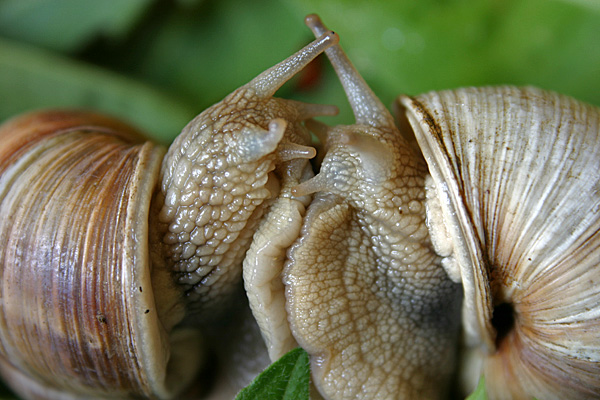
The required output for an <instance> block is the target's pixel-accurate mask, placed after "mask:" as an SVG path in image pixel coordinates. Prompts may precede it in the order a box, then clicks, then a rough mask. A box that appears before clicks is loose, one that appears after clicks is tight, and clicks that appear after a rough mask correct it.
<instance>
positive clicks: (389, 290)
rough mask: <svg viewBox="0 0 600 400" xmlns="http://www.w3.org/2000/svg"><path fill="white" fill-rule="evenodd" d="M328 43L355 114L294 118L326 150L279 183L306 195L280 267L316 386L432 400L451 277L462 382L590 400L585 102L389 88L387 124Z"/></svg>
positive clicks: (450, 363) (451, 322)
mask: <svg viewBox="0 0 600 400" xmlns="http://www.w3.org/2000/svg"><path fill="white" fill-rule="evenodd" d="M307 24H308V25H309V26H310V27H311V29H313V31H314V32H315V35H319V34H321V33H322V32H323V31H324V30H325V27H324V26H323V25H322V23H321V22H320V21H319V19H318V17H316V16H309V17H307ZM326 54H327V55H328V57H329V58H330V59H331V60H332V64H333V65H334V67H335V69H336V72H337V73H338V75H339V76H340V79H341V81H342V84H343V86H344V89H345V90H346V93H347V95H348V98H349V101H350V104H351V106H352V109H353V111H354V114H355V116H356V121H357V122H356V124H355V125H350V126H340V127H335V128H329V127H326V126H323V125H321V124H318V123H311V124H310V127H311V129H313V131H314V132H315V133H316V134H317V135H319V136H320V137H321V138H322V142H324V144H325V148H326V152H327V153H326V154H325V156H324V159H323V163H322V164H321V167H320V171H319V173H318V174H317V175H316V176H315V177H314V178H311V179H309V180H307V181H305V182H303V183H301V184H299V185H297V186H295V187H294V188H292V194H294V195H296V196H299V195H308V194H311V193H316V194H315V198H314V199H313V201H312V203H311V204H310V205H309V206H308V209H307V212H306V217H305V218H304V221H303V226H302V228H301V230H300V235H299V239H298V240H297V241H296V242H295V243H293V244H292V246H291V247H290V250H289V253H288V255H289V260H288V262H287V264H286V265H285V268H284V269H283V274H284V275H283V276H284V283H285V297H286V301H287V303H286V311H287V316H288V319H289V330H290V332H291V333H290V334H291V335H292V336H293V338H294V339H295V340H296V341H297V342H298V343H299V344H300V345H301V346H302V347H304V348H305V349H306V350H307V351H308V352H309V354H310V355H311V367H312V371H313V379H314V383H315V385H316V386H317V388H318V389H319V391H320V393H321V394H322V395H323V396H324V397H325V398H328V399H346V398H415V399H416V398H443V397H445V396H447V387H448V385H449V384H450V380H451V377H452V371H453V370H454V369H455V363H456V354H455V353H454V351H453V349H454V348H455V347H457V345H458V337H459V336H458V329H459V326H458V324H457V323H456V322H458V321H459V320H460V319H461V317H460V313H459V312H457V311H458V310H459V308H458V307H457V305H458V306H459V307H460V301H461V295H460V291H457V290H456V289H457V287H456V286H453V285H452V282H451V280H452V281H454V282H456V283H460V284H461V285H462V289H463V290H462V291H463V296H464V299H463V301H462V320H463V330H464V332H465V337H466V339H465V342H466V345H467V346H469V347H470V348H471V349H473V350H472V353H473V354H471V356H470V358H468V361H467V362H466V364H467V366H466V367H464V368H465V371H466V372H465V373H464V374H465V375H469V376H470V378H471V379H470V380H471V385H473V384H474V382H476V380H477V379H478V378H479V376H480V375H481V374H483V375H484V376H485V379H486V384H487V386H488V394H489V396H490V398H494V399H496V398H498V399H511V398H516V399H521V398H523V399H525V398H530V397H536V398H544V399H558V398H573V399H575V398H577V399H591V398H598V397H599V396H600V341H599V340H598V332H600V308H599V304H600V302H599V300H600V286H599V285H598V282H599V281H600V245H599V244H600V233H599V232H600V230H599V228H600V196H599V190H600V129H599V115H600V110H598V108H596V107H593V106H590V105H587V104H583V103H581V102H578V101H576V100H574V99H571V98H569V97H567V96H561V95H558V94H555V93H552V92H547V91H543V90H539V89H534V88H514V87H497V88H491V87H488V88H479V89H475V88H468V89H458V90H454V91H444V92H433V93H429V94H425V95H421V96H417V97H414V98H410V97H406V96H401V97H400V98H399V102H398V104H397V111H398V126H399V127H400V130H398V129H397V128H396V127H395V126H394V123H393V122H390V121H391V116H390V115H389V113H388V111H387V110H386V109H385V107H383V106H382V105H381V103H380V102H379V100H378V99H377V98H376V97H375V96H374V94H373V93H372V92H371V90H370V89H369V88H368V86H367V85H366V83H365V82H364V80H363V79H362V78H361V77H360V76H359V74H358V73H357V72H356V70H355V69H354V68H353V67H352V65H351V63H350V62H349V61H348V59H347V58H346V56H345V55H344V54H343V52H342V50H341V48H340V47H339V46H333V47H331V48H329V49H327V50H326ZM426 227H427V228H426ZM423 229H425V231H423ZM255 268H256V267H255ZM444 271H445V272H444ZM277 296H280V292H279V290H273V298H277ZM265 297H266V296H265ZM273 303H276V302H275V301H273ZM251 305H252V303H251ZM273 308H274V310H273V311H272V312H271V314H270V315H271V320H278V318H279V319H281V318H280V315H281V312H282V311H281V310H280V309H278V308H277V307H276V306H273ZM264 326H266V325H264ZM271 329H272V330H271V331H270V332H269V333H267V334H266V335H267V336H269V337H271V338H278V340H279V342H278V343H286V340H287V339H285V338H286V334H285V329H280V328H278V327H274V326H272V327H271ZM275 347H276V346H275ZM471 388H472V386H471Z"/></svg>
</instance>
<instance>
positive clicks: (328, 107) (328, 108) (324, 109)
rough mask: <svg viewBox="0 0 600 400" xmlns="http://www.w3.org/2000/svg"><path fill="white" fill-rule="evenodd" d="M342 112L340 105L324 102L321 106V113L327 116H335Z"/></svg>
mask: <svg viewBox="0 0 600 400" xmlns="http://www.w3.org/2000/svg"><path fill="white" fill-rule="evenodd" d="M339 113H340V109H339V108H338V106H334V105H333V104H323V105H322V106H321V114H320V115H323V116H327V117H333V116H336V115H338V114H339Z"/></svg>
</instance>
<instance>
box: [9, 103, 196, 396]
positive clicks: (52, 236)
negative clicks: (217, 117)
mask: <svg viewBox="0 0 600 400" xmlns="http://www.w3.org/2000/svg"><path fill="white" fill-rule="evenodd" d="M0 144H1V145H0V215H1V216H2V217H1V218H2V219H1V223H0V243H2V247H1V248H0V282H1V283H0V298H1V299H2V302H1V303H0V354H1V364H2V368H1V369H2V372H3V374H4V375H5V379H6V380H7V382H9V383H11V384H12V386H13V388H14V389H15V390H16V391H17V392H19V393H20V394H21V395H23V396H25V397H31V398H78V397H79V398H81V397H86V398H92V397H94V398H114V397H139V396H144V397H169V396H170V395H171V393H172V392H171V390H172V389H173V388H172V387H169V386H170V383H167V362H168V360H169V357H170V351H171V349H170V347H171V346H170V344H169V336H168V335H167V332H166V331H165V330H164V328H163V327H162V324H161V322H160V321H159V318H158V315H157V307H156V305H155V299H154V295H153V290H152V282H151V268H150V260H149V254H150V253H149V248H148V235H149V229H148V214H149V209H150V200H151V197H152V193H153V191H154V188H155V186H156V182H157V179H158V171H159V167H160V164H161V160H162V156H163V154H164V150H163V149H162V148H161V147H160V146H156V145H154V144H152V143H150V142H147V141H145V140H144V139H143V137H142V136H141V135H140V134H139V133H137V132H136V131H135V130H134V129H133V128H130V127H128V126H126V125H124V124H123V123H121V122H118V121H115V120H112V119H109V118H107V117H103V116H99V115H96V114H91V113H84V112H60V111H52V112H40V113H34V114H30V115H26V116H23V117H19V118H17V119H15V120H12V121H10V122H8V123H6V124H5V125H4V126H3V127H2V128H1V129H0ZM179 379H181V380H182V381H183V382H185V381H186V380H187V378H186V377H180V378H179ZM182 384H183V383H182ZM59 388H60V389H59ZM61 392H62V393H61ZM65 393H70V395H66V394H65ZM69 396H71V397H69Z"/></svg>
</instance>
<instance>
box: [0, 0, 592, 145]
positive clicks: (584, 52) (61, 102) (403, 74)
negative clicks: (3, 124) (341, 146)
mask: <svg viewBox="0 0 600 400" xmlns="http://www.w3.org/2000/svg"><path fill="white" fill-rule="evenodd" d="M311 12H316V13H318V14H320V16H321V17H322V19H323V20H324V22H325V23H326V24H327V25H328V26H329V28H331V29H333V30H335V31H336V32H338V33H339V35H340V37H341V43H342V46H343V47H344V48H345V50H346V51H347V52H348V54H349V56H350V58H351V59H352V60H353V62H354V63H355V65H356V66H357V68H358V69H359V70H360V71H361V73H362V74H363V76H364V77H365V79H366V80H367V81H368V82H369V83H370V84H371V85H372V87H373V89H374V90H375V92H376V93H378V94H379V95H380V97H381V98H382V100H383V101H384V103H385V104H390V103H391V102H392V100H393V99H394V97H395V96H396V95H398V94H399V93H408V94H418V93H421V92H425V91H428V90H439V89H446V88H455V87H459V86H466V85H486V84H504V83H506V84H516V85H529V84H530V85H535V86H539V87H542V88H545V89H551V90H556V91H559V92H562V93H566V94H569V95H572V96H574V97H577V98H579V99H581V100H584V101H587V102H590V103H593V104H596V105H600V39H599V38H600V1H598V0H487V1H470V0H469V1H467V0H445V1H444V0H420V1H414V0H396V1H386V0H370V1H368V2H367V1H358V0H326V1H324V0H252V1H243V0H220V1H216V0H101V1H98V0H0V94H1V98H0V120H5V119H6V118H8V117H10V116H13V115H15V114H18V113H20V112H23V111H27V110H31V109H36V108H40V107H78V108H87V109H95V110H100V111H104V112H108V113H111V114H114V115H118V116H120V117H122V118H123V119H126V120H129V121H130V122H132V123H134V124H136V125H138V126H140V127H142V128H143V129H145V130H146V131H147V132H148V133H149V135H151V136H152V137H154V138H156V139H157V140H160V141H162V142H164V143H169V142H170V141H171V140H172V139H173V138H174V137H175V136H176V135H177V134H178V133H179V131H180V130H181V128H182V127H183V126H184V125H185V124H186V123H187V121H189V120H190V119H191V118H192V117H193V116H194V115H196V114H198V113H199V112H200V111H202V110H203V109H204V108H206V107H207V106H209V105H211V104H212V103H214V102H216V101H219V100H220V99H221V98H222V97H224V96H225V95H226V94H228V93H229V92H230V91H232V90H233V89H235V88H236V87H238V86H240V85H241V84H243V83H245V82H247V81H248V80H250V79H251V78H253V77H254V76H255V75H257V74H258V73H260V72H261V71H263V70H264V69H266V68H268V67H270V66H272V65H273V64H275V63H276V62H278V61H280V60H282V59H284V58H285V57H287V56H289V55H290V54H292V53H293V52H295V51H297V50H298V49H300V48H301V47H302V46H304V45H305V44H306V43H308V42H309V41H311V40H312V38H313V37H312V34H311V33H310V31H309V30H308V29H307V28H306V27H305V26H304V24H303V19H304V16H305V15H306V14H308V13H311ZM279 95H280V96H282V97H293V98H297V99H302V100H306V101H311V102H319V103H333V104H336V105H338V106H340V108H341V111H342V112H341V114H340V116H338V117H335V118H329V119H326V121H327V122H331V123H334V122H335V123H340V122H341V123H350V122H351V121H352V119H351V114H350V112H349V110H348V107H347V105H346V102H345V99H344V95H343V92H342V90H341V87H340V86H339V83H338V82H337V80H336V78H335V77H334V75H333V71H332V70H331V69H330V67H329V65H328V63H327V62H326V61H325V60H320V62H317V63H316V64H314V65H313V66H312V73H310V74H309V73H305V74H302V76H301V77H300V78H298V79H296V80H294V81H293V82H290V83H289V84H288V85H286V86H285V87H284V88H282V89H281V91H280V92H279Z"/></svg>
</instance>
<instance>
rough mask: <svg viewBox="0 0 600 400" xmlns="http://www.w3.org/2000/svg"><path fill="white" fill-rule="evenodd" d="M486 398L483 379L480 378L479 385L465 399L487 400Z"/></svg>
mask: <svg viewBox="0 0 600 400" xmlns="http://www.w3.org/2000/svg"><path fill="white" fill-rule="evenodd" d="M487 398H488V397H487V392H486V390H485V379H484V377H483V376H481V378H480V379H479V384H478V385H477V387H476V388H475V390H474V391H473V393H471V394H470V395H469V397H467V398H466V400H487Z"/></svg>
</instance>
